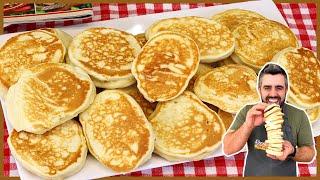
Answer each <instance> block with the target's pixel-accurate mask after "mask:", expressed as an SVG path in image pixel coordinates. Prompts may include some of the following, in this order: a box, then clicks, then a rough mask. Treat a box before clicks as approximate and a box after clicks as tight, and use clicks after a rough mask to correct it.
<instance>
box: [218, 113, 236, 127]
mask: <svg viewBox="0 0 320 180" xmlns="http://www.w3.org/2000/svg"><path fill="white" fill-rule="evenodd" d="M218 115H219V116H220V118H221V119H222V122H223V124H224V127H226V129H229V127H230V126H231V124H232V122H233V116H232V114H231V113H228V112H225V111H222V110H221V109H219V110H218Z"/></svg>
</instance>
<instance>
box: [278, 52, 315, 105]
mask: <svg viewBox="0 0 320 180" xmlns="http://www.w3.org/2000/svg"><path fill="white" fill-rule="evenodd" d="M273 61H274V62H276V63H279V64H280V65H282V66H283V67H284V68H285V69H286V70H287V73H288V75H289V79H290V89H289V93H288V96H289V99H292V100H293V103H294V104H296V105H298V106H299V107H302V108H304V109H311V108H314V107H317V106H320V61H319V60H318V59H317V57H316V56H315V54H314V53H313V52H312V51H311V50H309V49H307V48H303V47H300V48H287V49H284V50H282V51H281V52H279V53H278V54H277V55H275V56H274V58H273Z"/></svg>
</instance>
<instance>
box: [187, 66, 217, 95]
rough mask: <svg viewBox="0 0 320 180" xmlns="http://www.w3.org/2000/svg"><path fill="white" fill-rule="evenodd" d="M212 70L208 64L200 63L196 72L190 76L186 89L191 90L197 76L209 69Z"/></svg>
mask: <svg viewBox="0 0 320 180" xmlns="http://www.w3.org/2000/svg"><path fill="white" fill-rule="evenodd" d="M211 70H213V67H212V66H211V65H210V64H203V63H200V64H199V67H198V70H197V72H196V74H195V75H194V76H193V77H192V79H191V80H190V81H189V84H188V87H187V90H189V91H193V87H194V83H195V82H196V80H197V78H198V77H199V76H201V75H203V74H205V73H207V72H209V71H211Z"/></svg>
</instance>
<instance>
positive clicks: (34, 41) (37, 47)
mask: <svg viewBox="0 0 320 180" xmlns="http://www.w3.org/2000/svg"><path fill="white" fill-rule="evenodd" d="M70 39H71V37H70V36H69V35H67V34H66V33H64V32H62V31H60V30H58V29H50V28H46V29H37V30H33V31H28V32H25V33H21V34H18V35H16V36H14V37H12V38H10V39H9V40H8V41H6V42H5V44H4V45H3V46H2V47H1V49H0V96H1V97H5V95H6V93H7V91H8V89H9V87H10V86H12V85H13V84H14V83H16V82H17V81H18V79H19V77H20V76H21V73H22V71H23V70H24V69H28V68H30V67H33V66H35V65H37V64H40V63H45V62H56V63H58V62H63V61H64V57H65V54H66V48H67V45H68V43H69V41H70Z"/></svg>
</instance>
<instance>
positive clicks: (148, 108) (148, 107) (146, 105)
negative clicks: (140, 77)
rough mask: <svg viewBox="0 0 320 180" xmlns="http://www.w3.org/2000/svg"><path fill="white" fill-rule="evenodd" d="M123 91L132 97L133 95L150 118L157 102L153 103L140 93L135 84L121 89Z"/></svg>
mask: <svg viewBox="0 0 320 180" xmlns="http://www.w3.org/2000/svg"><path fill="white" fill-rule="evenodd" d="M119 90H121V91H124V92H125V93H127V94H129V95H130V96H131V97H133V99H134V100H136V101H137V103H138V104H139V105H140V107H141V109H142V110H143V112H144V114H145V115H146V117H147V118H148V117H149V116H150V115H151V114H152V113H153V111H154V110H155V109H156V106H157V103H156V102H154V103H151V102H149V101H147V100H146V99H145V98H144V97H143V95H142V94H141V93H140V91H139V90H138V88H137V85H136V84H134V85H132V86H129V87H126V88H123V89H119Z"/></svg>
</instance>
